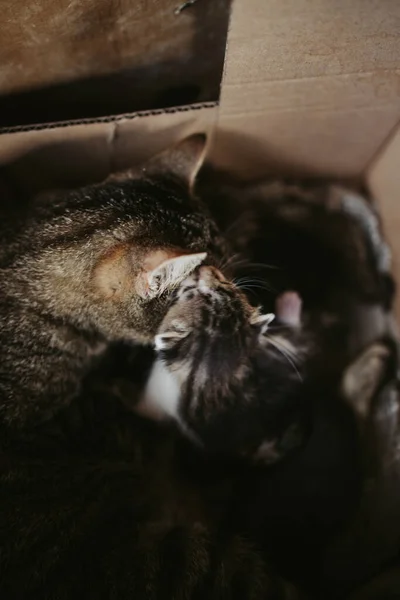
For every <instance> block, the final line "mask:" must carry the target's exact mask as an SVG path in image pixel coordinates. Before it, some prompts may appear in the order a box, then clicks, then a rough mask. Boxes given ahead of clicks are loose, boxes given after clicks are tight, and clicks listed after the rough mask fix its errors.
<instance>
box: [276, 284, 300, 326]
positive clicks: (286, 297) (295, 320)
mask: <svg viewBox="0 0 400 600" xmlns="http://www.w3.org/2000/svg"><path fill="white" fill-rule="evenodd" d="M301 309H302V301H301V298H300V296H299V294H298V293H297V292H284V293H283V294H281V295H280V296H278V298H277V299H276V308H275V311H276V316H277V317H278V319H279V321H281V322H282V323H285V324H286V325H291V326H293V327H298V326H299V325H300V322H301Z"/></svg>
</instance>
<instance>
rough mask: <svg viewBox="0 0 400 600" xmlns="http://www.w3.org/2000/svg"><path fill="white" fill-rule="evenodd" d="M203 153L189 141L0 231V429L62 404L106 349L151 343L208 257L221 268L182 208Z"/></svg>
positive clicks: (211, 237) (212, 244)
mask: <svg viewBox="0 0 400 600" xmlns="http://www.w3.org/2000/svg"><path fill="white" fill-rule="evenodd" d="M203 148H204V138H201V137H199V136H194V137H192V138H188V139H187V140H186V141H184V142H182V143H181V144H180V145H179V146H178V147H177V148H174V149H172V150H171V151H167V152H166V153H165V154H163V155H162V156H161V157H157V158H156V159H154V160H153V161H151V162H150V163H149V164H148V165H146V166H145V167H144V168H143V169H142V170H138V171H137V172H136V173H135V172H129V173H125V174H122V175H118V176H114V177H111V178H110V180H109V181H107V182H105V183H103V184H99V185H92V186H89V187H86V188H83V189H78V190H73V191H70V192H64V193H61V192H60V193H58V194H53V195H50V196H49V197H41V198H38V199H37V200H36V201H34V202H32V203H31V204H30V205H29V206H28V207H26V208H25V210H22V211H20V212H11V211H10V212H11V214H9V215H7V216H5V217H4V218H3V219H2V221H1V224H0V228H1V236H2V246H1V250H0V286H1V296H0V314H1V315H2V318H1V322H0V357H1V360H0V422H1V423H3V424H7V425H8V426H16V427H19V426H21V425H24V426H32V425H33V424H34V423H35V422H36V421H40V420H42V419H44V418H48V417H49V416H51V414H53V413H54V412H55V411H56V410H57V409H59V408H60V407H61V406H63V405H65V404H67V403H68V402H70V400H71V399H72V398H73V397H75V396H76V395H78V394H79V390H80V385H81V381H82V378H83V377H84V375H85V374H86V373H87V372H88V371H89V370H90V368H92V366H93V364H94V361H95V360H96V357H98V355H100V354H101V353H102V352H104V350H105V348H106V347H107V345H108V344H109V343H110V342H113V341H118V340H125V341H131V342H141V343H143V342H144V343H147V342H149V341H151V340H152V338H153V337H154V334H155V332H156V330H157V328H158V326H159V324H160V322H161V320H162V318H163V316H164V314H165V311H166V309H167V306H168V295H169V294H170V293H171V291H172V290H173V289H174V288H175V287H176V286H177V285H178V284H179V283H180V282H181V281H182V279H184V278H185V277H186V276H187V275H188V273H190V271H192V270H193V269H194V268H195V266H197V265H198V264H199V263H201V262H202V261H203V260H204V259H205V257H206V253H208V259H209V260H210V261H213V260H220V259H221V256H222V254H223V242H222V239H221V238H220V236H219V233H218V230H217V228H216V226H215V225H214V223H213V221H212V219H211V217H210V216H209V214H208V213H207V211H206V210H205V209H204V208H202V205H201V204H200V203H199V202H198V201H197V200H195V199H194V198H193V197H191V196H190V185H191V180H192V177H193V173H194V172H195V171H196V169H197V168H198V164H199V160H200V157H201V154H202V152H203ZM168 165H170V168H168Z"/></svg>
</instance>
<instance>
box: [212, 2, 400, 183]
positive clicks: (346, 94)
mask: <svg viewBox="0 0 400 600" xmlns="http://www.w3.org/2000/svg"><path fill="white" fill-rule="evenodd" d="M399 118H400V2H398V0H351V1H350V2H349V1H348V0H334V1H332V0H235V2H234V5H233V14H232V17H231V26H230V32H229V37H228V48H227V53H226V64H225V75H224V79H223V86H222V93H221V101H220V112H219V125H220V128H219V132H218V135H217V136H216V146H215V148H214V152H213V156H214V159H215V161H216V162H217V164H219V165H220V166H222V167H225V168H227V167H229V165H230V163H232V162H233V163H234V164H235V166H236V169H237V171H238V174H240V175H242V176H243V177H248V178H252V177H256V176H262V175H263V174H264V173H265V171H266V169H268V168H271V166H272V167H274V168H276V167H278V166H279V167H280V168H283V170H286V171H287V170H288V171H290V172H296V173H298V172H303V173H304V172H306V173H307V174H317V175H328V176H335V177H357V176H360V175H361V174H362V172H363V171H364V170H365V167H366V166H367V164H368V163H369V162H370V161H371V159H372V157H373V156H374V154H375V152H376V150H377V149H378V148H379V147H380V145H381V144H382V142H383V140H385V138H386V137H387V136H388V134H389V132H390V131H391V129H392V128H393V127H394V125H395V124H396V122H397V121H398V120H399ZM228 149H233V150H231V153H228V154H227V150H228Z"/></svg>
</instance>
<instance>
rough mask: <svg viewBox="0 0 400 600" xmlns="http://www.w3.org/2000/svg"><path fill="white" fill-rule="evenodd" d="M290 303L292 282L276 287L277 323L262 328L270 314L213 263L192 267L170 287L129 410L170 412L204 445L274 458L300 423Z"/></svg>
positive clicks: (296, 316)
mask: <svg viewBox="0 0 400 600" xmlns="http://www.w3.org/2000/svg"><path fill="white" fill-rule="evenodd" d="M300 306H301V302H300V298H299V297H298V296H297V295H296V294H295V293H294V292H292V293H290V292H288V293H286V294H283V295H282V296H281V297H280V298H279V300H278V302H277V308H278V309H279V311H278V314H277V317H278V319H279V322H280V323H281V326H276V327H275V328H274V327H272V328H271V325H270V323H271V321H273V319H274V317H275V316H274V315H273V314H271V313H269V314H264V315H262V314H260V313H259V310H258V309H256V308H254V307H252V306H251V305H250V304H249V302H248V300H247V298H246V296H245V294H244V292H242V291H241V290H240V289H237V288H236V287H235V285H234V284H233V283H231V282H229V281H228V280H227V279H226V278H225V277H224V276H223V275H222V273H221V272H220V271H218V270H217V269H216V268H215V267H207V266H203V267H200V268H199V269H196V271H195V272H194V273H193V274H192V275H191V276H189V277H188V278H187V279H185V280H184V281H183V283H182V284H181V286H180V287H179V288H178V289H177V290H176V291H175V292H174V299H173V301H172V303H171V306H170V308H169V310H168V312H167V314H166V316H165V318H164V320H163V321H162V323H161V327H160V329H159V331H158V333H157V335H156V337H155V347H156V352H157V360H156V361H155V363H154V366H153V368H152V371H151V374H150V377H149V380H148V382H147V385H146V387H145V390H144V393H143V398H142V400H141V402H140V403H139V405H138V406H137V407H136V410H137V411H138V412H139V413H140V414H142V415H147V416H150V418H155V419H160V418H161V419H162V418H163V417H166V416H168V417H170V418H172V419H173V420H175V421H176V422H177V423H178V425H179V426H180V428H181V430H182V431H183V433H184V434H186V435H187V436H188V437H189V438H190V439H192V440H193V441H194V442H195V443H197V444H198V445H200V446H202V447H203V448H204V449H205V450H207V451H209V452H213V453H222V454H227V455H236V456H239V457H248V458H250V457H251V458H252V459H253V460H255V461H257V462H262V463H264V464H272V463H274V462H276V461H277V460H279V459H280V458H282V457H283V456H285V455H286V454H287V453H288V452H289V451H290V450H292V449H293V448H295V447H297V446H298V445H299V444H301V442H302V441H303V439H304V438H305V436H306V433H307V432H308V429H309V424H308V420H309V411H308V410H307V409H308V408H309V407H308V406H307V402H306V401H305V399H304V397H303V394H302V391H303V388H304V385H303V377H302V375H301V374H300V371H302V368H301V367H300V364H299V362H300V359H301V358H304V356H305V347H302V346H301V341H303V346H304V340H301V339H300ZM285 324H286V325H291V327H289V328H284V329H282V326H284V325H285ZM274 329H275V332H274ZM270 331H271V334H269V332H270ZM296 363H298V365H297V366H296Z"/></svg>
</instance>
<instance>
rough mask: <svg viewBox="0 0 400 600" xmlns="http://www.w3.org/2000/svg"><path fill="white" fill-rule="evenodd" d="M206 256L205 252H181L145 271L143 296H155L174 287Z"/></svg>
mask: <svg viewBox="0 0 400 600" xmlns="http://www.w3.org/2000/svg"><path fill="white" fill-rule="evenodd" d="M206 257H207V253H206V252H198V253H196V254H183V255H181V256H174V257H173V258H168V259H167V260H164V261H163V262H161V263H160V264H159V265H157V266H156V267H155V268H154V269H152V270H150V271H147V272H146V279H147V286H146V289H145V290H144V292H143V294H142V295H143V296H145V297H147V298H149V297H150V298H155V297H157V296H161V294H163V293H164V292H166V291H171V290H173V289H174V288H176V287H177V286H178V285H179V284H180V283H181V282H182V281H183V280H184V279H185V278H186V277H187V276H188V275H190V273H191V272H192V271H193V270H194V269H195V268H196V267H197V266H198V265H200V264H201V263H202V262H203V261H204V260H205V258H206Z"/></svg>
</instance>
